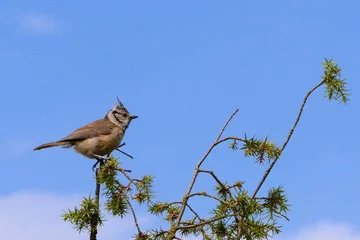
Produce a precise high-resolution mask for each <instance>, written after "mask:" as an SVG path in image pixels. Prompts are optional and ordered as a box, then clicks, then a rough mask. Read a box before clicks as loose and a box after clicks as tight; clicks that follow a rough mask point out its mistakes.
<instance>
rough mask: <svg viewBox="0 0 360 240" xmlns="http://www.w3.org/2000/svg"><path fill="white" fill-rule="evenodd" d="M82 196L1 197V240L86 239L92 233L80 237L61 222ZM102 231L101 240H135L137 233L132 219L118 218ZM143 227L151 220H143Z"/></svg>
mask: <svg viewBox="0 0 360 240" xmlns="http://www.w3.org/2000/svg"><path fill="white" fill-rule="evenodd" d="M81 199H82V198H81V197H80V196H69V195H68V196H62V195H55V194H49V193H41V192H21V193H17V194H13V195H10V196H0V212H1V214H0V236H1V239H30V240H48V239H54V240H60V239H67V240H85V239H89V237H88V234H79V233H78V232H77V231H76V230H75V229H73V228H72V226H71V225H70V224H69V223H66V222H64V221H63V220H62V219H61V217H60V216H61V214H63V211H62V210H63V209H67V208H72V207H73V206H78V204H79V202H80V201H81ZM107 219H108V221H106V222H105V224H104V226H103V227H101V228H100V229H99V239H108V240H115V239H131V236H132V235H133V234H134V233H135V232H136V230H135V227H134V223H133V220H132V218H130V217H129V218H125V219H114V218H111V217H110V216H108V217H107ZM139 221H140V223H142V224H143V225H146V224H148V223H149V222H151V220H150V218H147V217H141V216H140V217H139Z"/></svg>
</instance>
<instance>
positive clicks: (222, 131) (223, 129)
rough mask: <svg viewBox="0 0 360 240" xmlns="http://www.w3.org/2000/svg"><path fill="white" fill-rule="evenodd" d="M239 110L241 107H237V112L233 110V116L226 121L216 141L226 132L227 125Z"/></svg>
mask: <svg viewBox="0 0 360 240" xmlns="http://www.w3.org/2000/svg"><path fill="white" fill-rule="evenodd" d="M238 111H239V109H236V110H235V112H233V114H231V116H230V117H229V119H228V120H227V121H226V123H225V125H224V127H223V128H222V129H221V131H220V133H219V135H218V137H217V138H216V140H215V142H217V141H219V139H220V138H221V135H222V134H223V133H224V131H225V128H226V127H227V125H228V124H229V122H230V121H231V119H232V118H233V117H234V116H235V114H236V113H237V112H238Z"/></svg>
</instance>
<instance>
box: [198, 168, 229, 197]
mask: <svg viewBox="0 0 360 240" xmlns="http://www.w3.org/2000/svg"><path fill="white" fill-rule="evenodd" d="M199 172H202V173H208V174H210V175H211V176H212V177H213V178H214V179H215V181H216V182H217V183H218V184H219V185H220V186H221V188H222V189H224V190H226V191H227V192H228V194H229V195H230V197H231V191H228V190H229V188H227V187H225V185H224V184H223V183H222V182H221V181H220V179H219V178H218V177H217V176H216V175H215V173H214V172H213V171H210V170H202V169H199Z"/></svg>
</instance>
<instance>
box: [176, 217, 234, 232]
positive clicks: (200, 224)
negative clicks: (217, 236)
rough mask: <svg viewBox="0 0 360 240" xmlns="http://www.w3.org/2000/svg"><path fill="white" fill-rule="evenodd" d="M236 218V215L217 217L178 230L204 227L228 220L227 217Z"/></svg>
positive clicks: (179, 227) (180, 227)
mask: <svg viewBox="0 0 360 240" xmlns="http://www.w3.org/2000/svg"><path fill="white" fill-rule="evenodd" d="M234 216H236V214H228V215H225V216H221V217H217V218H210V219H207V220H204V221H202V222H199V223H194V224H191V225H183V226H178V227H177V229H189V228H196V227H200V226H204V225H206V224H209V223H212V222H216V221H219V220H221V219H224V218H227V217H234Z"/></svg>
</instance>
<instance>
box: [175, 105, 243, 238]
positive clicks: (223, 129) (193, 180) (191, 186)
mask: <svg viewBox="0 0 360 240" xmlns="http://www.w3.org/2000/svg"><path fill="white" fill-rule="evenodd" d="M238 111H239V110H238V109H236V110H235V111H234V113H233V114H231V116H230V118H229V119H228V120H227V121H226V123H225V125H224V127H223V128H222V129H221V131H220V133H219V135H218V136H217V138H216V140H215V142H214V143H213V144H212V145H211V146H210V148H209V149H208V151H207V152H206V153H205V155H204V156H203V157H202V159H201V160H200V161H199V162H198V163H197V164H196V166H195V171H194V174H193V177H192V179H191V182H190V185H189V188H188V190H187V192H186V193H185V195H184V198H183V204H182V206H181V208H180V213H179V217H178V220H177V222H176V223H175V225H174V226H172V227H173V228H175V229H173V231H170V232H171V233H175V232H176V229H177V228H178V227H179V225H180V222H181V219H182V216H183V215H184V212H185V208H186V204H187V201H188V196H189V194H190V193H191V190H192V188H193V187H194V184H195V181H196V178H197V176H198V174H199V169H200V167H201V164H202V163H203V162H204V161H205V159H206V158H207V156H208V155H209V154H210V152H211V151H212V149H213V148H214V147H215V146H216V145H218V144H220V143H221V142H224V141H226V140H224V139H223V140H222V141H219V139H220V137H221V135H222V133H223V132H224V131H225V128H226V127H227V125H228V124H229V122H230V121H231V119H232V118H233V117H234V115H235V114H236V113H237V112H238ZM174 230H175V231H174Z"/></svg>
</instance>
